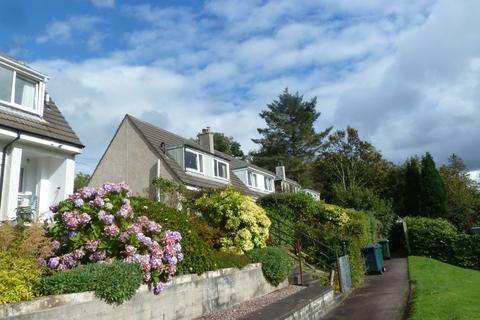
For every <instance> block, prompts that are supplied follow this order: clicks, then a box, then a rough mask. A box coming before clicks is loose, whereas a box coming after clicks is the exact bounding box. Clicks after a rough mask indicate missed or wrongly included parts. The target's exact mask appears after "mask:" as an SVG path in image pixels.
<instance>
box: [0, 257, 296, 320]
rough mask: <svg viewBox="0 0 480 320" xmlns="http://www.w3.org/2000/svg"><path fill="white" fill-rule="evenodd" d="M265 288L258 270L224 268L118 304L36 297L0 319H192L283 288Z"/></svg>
mask: <svg viewBox="0 0 480 320" xmlns="http://www.w3.org/2000/svg"><path fill="white" fill-rule="evenodd" d="M287 284H288V282H287V281H284V282H283V283H282V284H280V285H279V286H278V287H274V286H272V285H270V284H269V283H268V282H267V281H266V280H265V278H264V277H263V273H262V269H261V265H260V264H259V263H257V264H250V265H248V266H246V267H244V268H243V269H241V270H238V269H235V268H228V269H222V270H216V271H209V272H206V273H204V274H202V275H182V276H177V277H175V278H174V279H173V281H172V282H170V283H168V284H167V285H166V287H165V290H164V291H163V292H162V293H161V294H160V295H158V296H155V295H154V294H153V293H152V292H150V291H149V290H148V288H147V287H146V286H142V287H140V288H139V289H138V291H137V294H136V295H135V296H134V297H133V298H132V299H131V300H129V301H127V302H125V303H124V304H122V305H119V306H115V305H109V304H107V303H105V302H103V301H101V300H99V299H97V298H96V297H95V296H94V294H93V293H92V292H83V293H73V294H64V295H56V296H48V297H41V298H38V299H35V300H32V301H25V302H20V303H15V304H8V305H0V319H4V318H8V319H28V320H30V319H32V320H33V319H35V320H47V319H48V320H53V319H71V320H74V319H92V320H93V319H114V320H120V319H132V320H133V319H139V320H140V319H142V320H143V319H160V320H174V319H175V320H176V319H194V318H196V317H199V316H201V315H202V314H205V313H208V312H211V311H213V310H217V309H224V308H228V307H231V306H232V305H234V304H237V303H240V302H243V301H245V300H248V299H251V298H254V297H259V296H262V295H265V294H267V293H270V292H272V291H275V290H277V289H280V288H283V287H285V286H286V285H287Z"/></svg>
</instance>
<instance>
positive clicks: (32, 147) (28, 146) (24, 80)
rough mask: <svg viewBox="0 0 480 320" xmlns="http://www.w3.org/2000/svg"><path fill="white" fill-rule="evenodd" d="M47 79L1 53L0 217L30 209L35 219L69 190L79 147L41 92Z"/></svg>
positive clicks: (50, 101) (69, 129) (3, 217)
mask: <svg viewBox="0 0 480 320" xmlns="http://www.w3.org/2000/svg"><path fill="white" fill-rule="evenodd" d="M47 80H48V77H47V76H46V75H44V74H42V73H40V72H38V71H35V70H33V69H32V68H30V67H28V66H27V65H25V64H24V63H23V62H20V61H17V60H15V59H13V58H10V57H7V56H4V55H0V221H5V220H12V219H14V218H15V217H16V212H17V210H18V208H19V207H29V208H30V209H31V210H32V211H33V212H34V214H35V217H36V218H38V219H39V220H44V219H47V218H49V207H50V205H52V204H53V203H55V202H58V201H60V200H63V199H65V198H66V197H67V196H68V195H69V194H71V193H72V192H73V182H74V178H75V156H76V155H77V154H79V153H81V150H82V149H83V147H84V146H83V145H82V143H81V142H80V140H79V139H78V137H77V135H76V134H75V132H74V131H73V130H72V128H71V127H70V125H69V124H68V123H67V121H66V120H65V118H64V117H63V115H62V114H61V113H60V111H59V110H58V108H57V106H56V105H55V103H54V102H53V101H52V100H51V99H50V97H49V95H48V94H47V93H46V92H45V84H46V81H47Z"/></svg>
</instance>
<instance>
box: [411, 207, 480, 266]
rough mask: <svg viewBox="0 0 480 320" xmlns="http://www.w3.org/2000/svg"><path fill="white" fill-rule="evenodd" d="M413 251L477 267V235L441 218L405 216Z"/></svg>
mask: <svg viewBox="0 0 480 320" xmlns="http://www.w3.org/2000/svg"><path fill="white" fill-rule="evenodd" d="M405 221H406V223H407V226H408V237H409V241H410V248H411V250H412V254H413V255H421V256H427V257H432V258H434V259H437V260H440V261H443V262H446V263H450V264H453V265H457V266H460V267H464V268H472V269H480V261H479V257H480V236H478V235H469V234H464V233H460V232H457V229H456V228H455V226H453V225H452V224H451V223H450V222H448V221H447V220H445V219H443V218H436V219H432V218H425V217H405Z"/></svg>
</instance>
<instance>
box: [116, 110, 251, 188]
mask: <svg viewBox="0 0 480 320" xmlns="http://www.w3.org/2000/svg"><path fill="white" fill-rule="evenodd" d="M125 118H126V119H128V120H129V121H130V122H131V123H132V124H133V125H134V126H135V128H137V130H138V131H139V133H140V134H141V135H142V136H143V137H144V139H145V141H146V142H147V143H148V144H149V145H150V146H151V147H152V148H153V149H154V150H155V151H156V152H157V153H158V154H159V155H160V156H161V157H162V159H163V160H164V161H165V162H166V163H167V164H168V166H169V167H170V168H171V169H172V171H173V172H174V173H175V175H176V176H177V178H178V179H179V180H180V181H182V182H183V183H185V184H188V185H191V186H195V187H200V188H221V187H225V186H226V184H225V183H222V182H219V181H218V182H217V181H215V180H212V179H207V178H205V177H203V176H197V175H194V174H189V173H187V172H185V171H184V170H183V168H182V167H181V166H180V165H179V164H178V163H177V162H176V161H175V160H174V159H173V158H172V157H171V156H170V155H168V154H167V153H164V152H163V150H162V147H161V145H162V143H164V144H165V148H166V149H168V148H169V147H172V146H178V145H187V146H193V147H194V148H196V149H199V150H202V151H204V152H205V153H210V152H209V150H208V149H206V148H204V147H202V146H201V145H200V144H198V143H195V142H194V141H192V140H190V139H186V138H183V137H181V136H179V135H176V134H174V133H172V132H169V131H166V130H164V129H161V128H158V127H156V126H154V125H152V124H150V123H148V122H145V121H142V120H140V119H137V118H135V117H133V116H131V115H126V116H125ZM215 155H216V156H219V157H221V158H226V159H227V160H229V158H227V157H226V155H225V154H224V153H221V152H219V151H215ZM230 182H231V185H232V186H233V188H235V189H236V190H237V191H240V192H242V193H244V194H247V195H250V196H255V197H258V196H259V194H257V193H256V192H253V191H251V190H250V189H249V188H248V187H247V186H245V184H244V183H243V182H242V181H241V180H240V179H239V178H238V177H237V176H236V175H235V174H234V173H233V172H232V167H231V166H230Z"/></svg>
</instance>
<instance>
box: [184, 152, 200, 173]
mask: <svg viewBox="0 0 480 320" xmlns="http://www.w3.org/2000/svg"><path fill="white" fill-rule="evenodd" d="M185 169H186V170H187V171H194V172H198V173H203V155H202V154H201V153H198V152H195V151H192V150H188V149H187V150H185Z"/></svg>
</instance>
